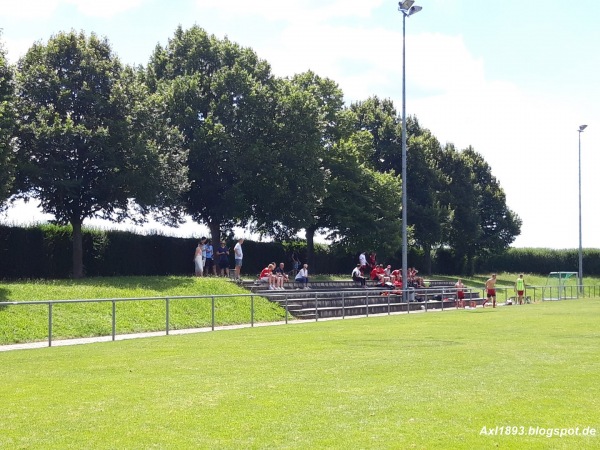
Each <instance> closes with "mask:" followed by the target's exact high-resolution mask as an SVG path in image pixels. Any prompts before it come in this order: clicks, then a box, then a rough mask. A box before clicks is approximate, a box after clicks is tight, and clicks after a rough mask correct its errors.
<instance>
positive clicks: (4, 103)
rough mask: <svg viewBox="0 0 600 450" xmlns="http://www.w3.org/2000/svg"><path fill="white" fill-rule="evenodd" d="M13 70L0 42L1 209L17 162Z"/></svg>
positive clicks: (12, 180)
mask: <svg viewBox="0 0 600 450" xmlns="http://www.w3.org/2000/svg"><path fill="white" fill-rule="evenodd" d="M15 119H16V118H15V114H14V86H13V70H12V68H11V67H10V65H9V64H8V61H7V59H6V52H5V51H4V47H3V45H2V44H1V43H0V209H1V208H2V207H3V206H4V205H5V204H4V201H5V200H6V199H7V198H8V197H9V196H10V194H11V192H12V188H13V183H14V175H15V173H14V172H15V163H14V156H13V155H14V152H13V148H12V143H13V142H12V141H13V137H14V128H15Z"/></svg>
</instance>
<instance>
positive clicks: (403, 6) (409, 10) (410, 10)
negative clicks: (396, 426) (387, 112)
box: [398, 0, 423, 311]
mask: <svg viewBox="0 0 600 450" xmlns="http://www.w3.org/2000/svg"><path fill="white" fill-rule="evenodd" d="M414 3H415V1H414V0H405V1H403V2H399V3H398V11H400V12H401V13H402V301H403V302H404V303H408V296H407V293H408V291H407V288H408V274H407V272H408V270H407V268H408V236H407V229H406V226H407V223H406V221H407V217H406V209H407V197H406V18H407V17H408V16H412V15H413V14H415V13H418V12H419V11H421V10H422V9H423V8H422V7H420V6H416V5H415V4H414ZM409 310H410V306H407V311H409Z"/></svg>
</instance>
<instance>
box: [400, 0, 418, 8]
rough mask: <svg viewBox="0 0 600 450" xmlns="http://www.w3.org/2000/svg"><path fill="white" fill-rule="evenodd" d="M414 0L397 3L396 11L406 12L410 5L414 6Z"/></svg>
mask: <svg viewBox="0 0 600 450" xmlns="http://www.w3.org/2000/svg"><path fill="white" fill-rule="evenodd" d="M414 3H415V0H404V1H403V2H398V9H399V10H400V11H403V10H404V11H406V10H408V8H410V7H411V6H412V5H414Z"/></svg>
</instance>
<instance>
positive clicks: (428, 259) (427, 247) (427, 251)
mask: <svg viewBox="0 0 600 450" xmlns="http://www.w3.org/2000/svg"><path fill="white" fill-rule="evenodd" d="M423 256H424V258H425V260H424V263H425V267H424V269H425V273H426V274H427V275H429V276H431V245H424V246H423Z"/></svg>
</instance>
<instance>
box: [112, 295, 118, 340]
mask: <svg viewBox="0 0 600 450" xmlns="http://www.w3.org/2000/svg"><path fill="white" fill-rule="evenodd" d="M116 335H117V303H116V301H115V300H114V299H113V301H112V340H113V341H114V340H115V338H116Z"/></svg>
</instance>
